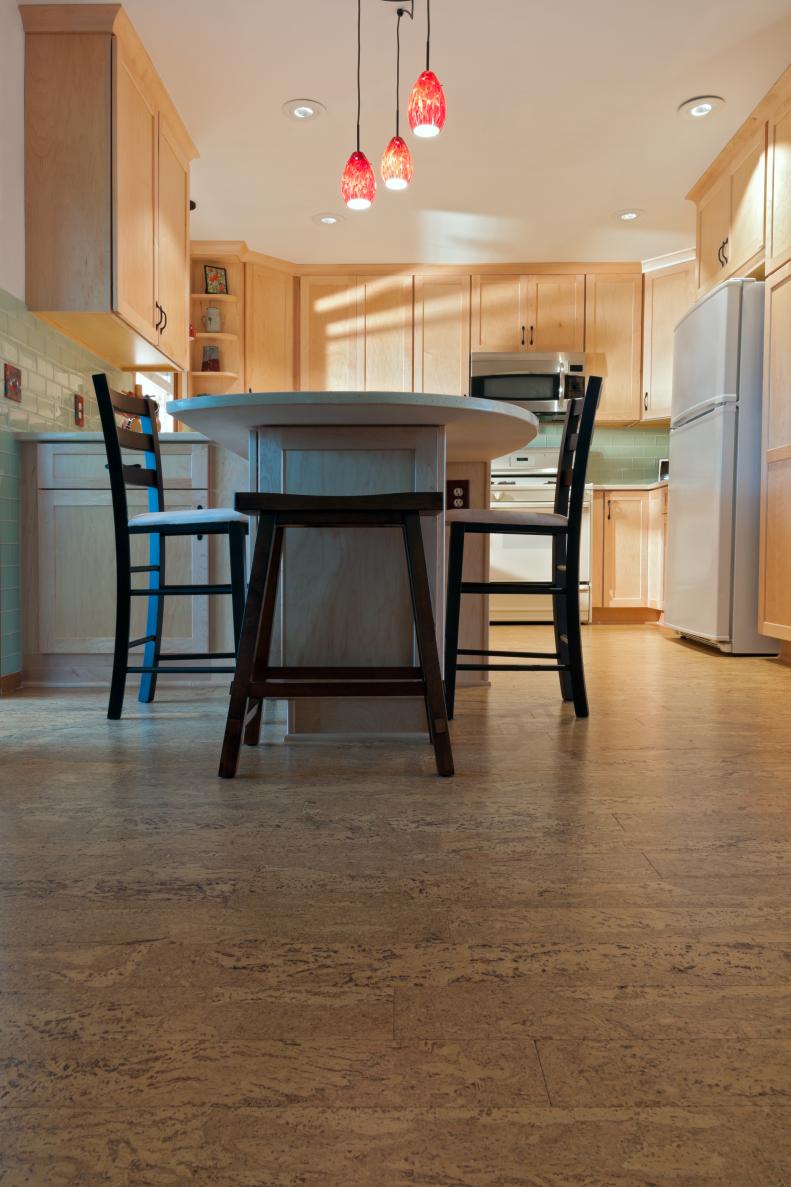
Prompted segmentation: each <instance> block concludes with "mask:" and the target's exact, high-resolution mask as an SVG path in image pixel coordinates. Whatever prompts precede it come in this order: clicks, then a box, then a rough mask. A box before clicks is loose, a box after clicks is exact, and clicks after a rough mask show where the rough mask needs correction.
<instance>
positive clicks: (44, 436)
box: [14, 429, 211, 445]
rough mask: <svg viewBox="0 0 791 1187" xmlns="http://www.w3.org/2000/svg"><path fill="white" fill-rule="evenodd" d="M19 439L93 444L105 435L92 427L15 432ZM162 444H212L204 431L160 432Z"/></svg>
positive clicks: (97, 443)
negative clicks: (64, 431)
mask: <svg viewBox="0 0 791 1187" xmlns="http://www.w3.org/2000/svg"><path fill="white" fill-rule="evenodd" d="M14 435H15V437H16V439H17V441H34V442H36V443H37V444H39V445H57V444H61V445H64V444H65V445H70V444H74V445H79V444H80V443H81V442H85V441H87V442H89V443H90V444H92V445H94V444H95V445H103V444H104V437H103V435H102V434H101V433H99V432H94V431H92V430H90V429H83V430H81V431H80V430H79V429H78V430H77V431H76V432H73V433H58V432H57V431H53V432H43V433H15V434H14ZM159 440H160V444H162V445H211V442H210V441H207V439H206V438H205V437H204V436H203V433H160V434H159Z"/></svg>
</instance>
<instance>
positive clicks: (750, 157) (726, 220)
mask: <svg viewBox="0 0 791 1187" xmlns="http://www.w3.org/2000/svg"><path fill="white" fill-rule="evenodd" d="M691 196H692V197H693V199H694V201H695V202H696V203H697V207H698V220H697V255H698V285H697V287H698V292H699V293H701V294H702V293H705V292H708V290H709V289H711V288H713V287H714V286H715V285H716V284H719V283H720V281H722V280H727V279H728V277H730V276H737V275H743V274H745V273H746V272H750V271H752V270H753V269H754V268H756V267H757V266H759V265H760V264H761V263H762V260H763V253H764V243H765V234H764V231H765V207H766V125H765V124H762V125H761V126H760V128H759V130H758V131H757V132H755V133H753V134H752V135H751V136H750V138H749V139H748V140H746V141H740V142H739V143H738V144H737V145H735V146H734V148H733V150H732V151H731V152H730V153H729V155H728V158H727V160H726V161H725V163H724V164H723V165H722V166H721V167H720V168H718V169H717V171H716V172H715V173H714V174H713V175H712V177H711V179H710V180H708V179H707V176H706V175H704V177H703V178H702V179H701V181H700V182H698V184H697V186H696V187H695V189H694V190H693V191H692V194H691Z"/></svg>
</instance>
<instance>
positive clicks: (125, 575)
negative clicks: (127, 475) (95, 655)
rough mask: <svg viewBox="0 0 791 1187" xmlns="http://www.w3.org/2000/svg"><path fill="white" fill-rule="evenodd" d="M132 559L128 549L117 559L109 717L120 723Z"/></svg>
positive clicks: (127, 642)
mask: <svg viewBox="0 0 791 1187" xmlns="http://www.w3.org/2000/svg"><path fill="white" fill-rule="evenodd" d="M130 564H131V558H130V556H129V549H128V547H127V549H126V560H125V561H124V558H123V556H122V555H119V556H118V557H117V569H116V603H115V649H114V651H113V675H112V680H111V682H110V703H109V705H108V707H107V716H108V717H109V719H110V720H111V721H118V720H119V719H120V717H121V713H122V711H123V707H124V691H125V689H126V668H127V665H128V663H129V628H130V623H131V617H132V598H131V595H130V593H129V590H130V587H131V584H132V575H131V573H130V572H129V565H130Z"/></svg>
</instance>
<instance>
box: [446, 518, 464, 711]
mask: <svg viewBox="0 0 791 1187" xmlns="http://www.w3.org/2000/svg"><path fill="white" fill-rule="evenodd" d="M463 569H464V524H463V523H454V524H451V528H450V554H449V556H448V603H447V609H446V612H445V699H446V701H447V703H448V717H449V718H451V720H452V719H453V710H454V707H455V704H456V664H457V663H458V655H459V620H460V618H461V577H462V571H463Z"/></svg>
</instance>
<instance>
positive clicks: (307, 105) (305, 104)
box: [280, 99, 327, 124]
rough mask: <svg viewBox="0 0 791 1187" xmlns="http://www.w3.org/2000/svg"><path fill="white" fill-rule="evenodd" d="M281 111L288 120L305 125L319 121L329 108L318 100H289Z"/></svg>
mask: <svg viewBox="0 0 791 1187" xmlns="http://www.w3.org/2000/svg"><path fill="white" fill-rule="evenodd" d="M280 110H281V111H282V112H283V115H284V116H286V117H287V118H288V119H290V120H296V121H297V122H298V123H300V124H304V123H307V122H308V120H315V119H318V118H319V116H320V115H321V113H322V112H323V111H326V110H327V108H326V107H325V106H324V104H323V103H319V101H318V99H289V100H288V102H287V103H284V104H283V106H282V107H281V109H280Z"/></svg>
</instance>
